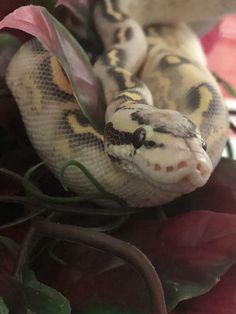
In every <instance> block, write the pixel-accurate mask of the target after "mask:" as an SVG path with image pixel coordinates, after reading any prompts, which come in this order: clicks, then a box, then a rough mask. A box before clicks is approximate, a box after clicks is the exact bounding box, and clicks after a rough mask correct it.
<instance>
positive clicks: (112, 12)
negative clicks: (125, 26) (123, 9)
mask: <svg viewBox="0 0 236 314" xmlns="http://www.w3.org/2000/svg"><path fill="white" fill-rule="evenodd" d="M105 5H106V9H107V13H108V14H110V15H111V16H113V17H114V19H116V20H117V21H119V22H120V21H122V19H123V15H122V14H121V13H120V12H117V11H115V10H114V9H113V6H112V3H111V0H106V1H105Z"/></svg>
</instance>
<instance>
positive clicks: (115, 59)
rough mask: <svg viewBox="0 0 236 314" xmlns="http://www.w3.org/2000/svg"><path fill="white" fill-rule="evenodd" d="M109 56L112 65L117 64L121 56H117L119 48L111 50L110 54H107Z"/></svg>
mask: <svg viewBox="0 0 236 314" xmlns="http://www.w3.org/2000/svg"><path fill="white" fill-rule="evenodd" d="M107 56H108V58H109V62H110V64H111V65H112V66H114V67H115V66H117V64H118V62H119V58H118V56H117V50H116V49H113V50H111V51H110V52H109V53H108V54H107Z"/></svg>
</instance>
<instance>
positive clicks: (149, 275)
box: [18, 221, 167, 314]
mask: <svg viewBox="0 0 236 314" xmlns="http://www.w3.org/2000/svg"><path fill="white" fill-rule="evenodd" d="M35 231H36V233H37V234H41V235H43V236H46V237H50V238H55V239H57V240H58V239H59V240H63V241H69V242H78V243H83V244H85V245H88V246H90V247H93V248H95V249H99V250H102V251H105V252H109V253H111V254H114V255H116V256H117V257H120V258H122V259H123V260H125V261H126V262H127V263H129V264H131V265H132V266H133V267H134V268H135V269H136V271H137V272H138V273H139V274H141V276H142V278H143V280H144V281H145V283H146V285H147V288H148V290H149V293H150V296H151V300H152V308H153V314H167V309H166V305H165V298H164V292H163V288H162V285H161V282H160V279H159V277H158V275H157V272H156V271H155V269H154V266H153V265H152V263H151V262H150V260H149V259H148V258H147V257H146V256H145V255H144V254H143V253H142V252H141V251H140V250H139V249H137V248H136V247H134V246H132V245H131V244H129V243H127V242H125V241H122V240H119V239H116V238H114V237H112V236H110V235H107V234H103V233H99V232H96V231H91V230H90V231H89V230H86V228H82V227H75V226H67V225H63V224H56V223H52V222H48V221H43V222H38V223H37V224H36V225H35ZM33 235H34V230H33V231H31V234H30V235H29V236H28V237H27V239H26V244H25V248H24V250H23V252H22V254H24V255H26V254H25V251H26V250H27V249H28V248H29V244H30V243H31V242H32V238H33ZM22 262H25V258H20V259H19V265H18V273H19V269H20V268H22Z"/></svg>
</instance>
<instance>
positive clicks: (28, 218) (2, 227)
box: [0, 208, 47, 230]
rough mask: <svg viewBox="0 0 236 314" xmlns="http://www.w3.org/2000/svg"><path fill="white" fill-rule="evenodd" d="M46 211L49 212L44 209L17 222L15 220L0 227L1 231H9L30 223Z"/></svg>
mask: <svg viewBox="0 0 236 314" xmlns="http://www.w3.org/2000/svg"><path fill="white" fill-rule="evenodd" d="M46 211H47V209H45V208H42V209H39V210H37V211H35V212H33V213H32V214H30V215H27V216H24V217H21V218H19V219H16V220H14V221H12V222H9V223H8V224H4V225H0V230H3V229H7V228H12V227H15V226H18V225H20V224H23V223H26V222H27V221H30V220H32V219H33V218H35V217H38V216H40V215H42V214H44V213H45V212H46Z"/></svg>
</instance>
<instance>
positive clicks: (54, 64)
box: [51, 56, 72, 94]
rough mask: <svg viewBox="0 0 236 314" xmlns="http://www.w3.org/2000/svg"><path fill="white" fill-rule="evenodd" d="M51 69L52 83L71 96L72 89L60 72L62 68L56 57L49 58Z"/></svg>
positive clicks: (63, 74)
mask: <svg viewBox="0 0 236 314" xmlns="http://www.w3.org/2000/svg"><path fill="white" fill-rule="evenodd" d="M51 69H52V76H53V80H54V83H55V84H56V85H57V86H58V87H59V88H60V89H61V90H62V91H64V92H66V93H68V94H72V88H71V85H70V82H69V80H68V78H67V77H66V76H65V73H64V72H63V71H62V67H61V65H60V64H59V62H58V61H57V59H56V57H54V56H53V57H52V58H51Z"/></svg>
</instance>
